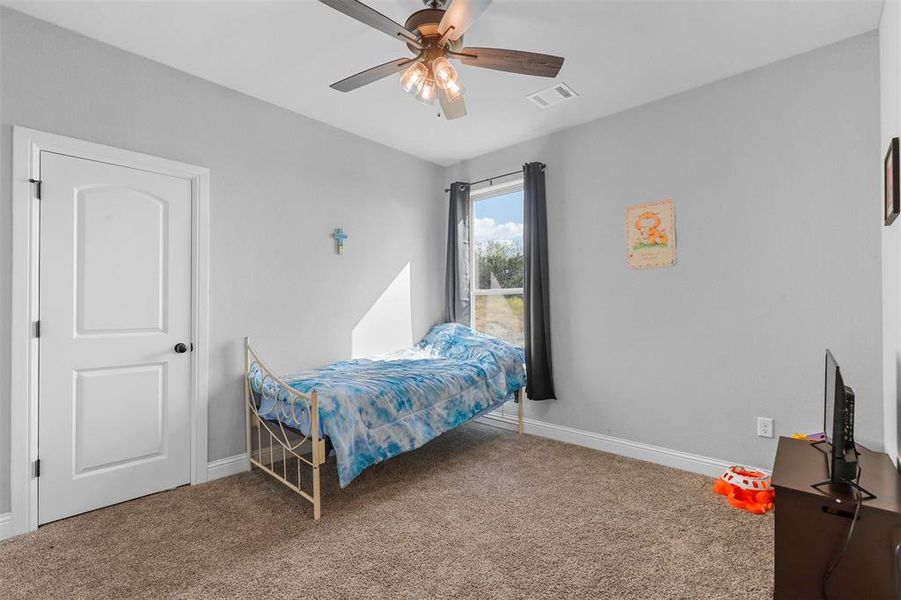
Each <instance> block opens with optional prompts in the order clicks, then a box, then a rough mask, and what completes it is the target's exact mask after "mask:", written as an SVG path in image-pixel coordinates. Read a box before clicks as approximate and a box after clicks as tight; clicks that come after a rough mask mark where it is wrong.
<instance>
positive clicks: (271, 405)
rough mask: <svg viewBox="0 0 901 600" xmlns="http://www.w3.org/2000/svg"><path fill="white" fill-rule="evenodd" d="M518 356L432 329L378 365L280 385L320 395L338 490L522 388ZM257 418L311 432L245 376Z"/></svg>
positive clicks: (267, 387) (270, 386)
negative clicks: (257, 401) (254, 395)
mask: <svg viewBox="0 0 901 600" xmlns="http://www.w3.org/2000/svg"><path fill="white" fill-rule="evenodd" d="M523 363H524V353H523V349H522V348H519V347H517V346H514V345H512V344H509V343H507V342H505V341H503V340H499V339H497V338H493V337H490V336H487V335H484V334H481V333H478V332H476V331H474V330H472V329H470V328H469V327H466V326H464V325H460V324H456V323H443V324H440V325H436V326H435V327H433V328H432V330H431V331H430V332H429V333H428V334H427V335H426V336H425V337H424V338H423V339H422V341H421V342H419V343H418V344H417V345H415V346H413V347H412V348H409V349H407V350H404V351H401V352H398V353H395V354H392V355H389V356H385V357H379V358H369V359H354V360H346V361H340V362H336V363H333V364H330V365H326V366H324V367H320V368H318V369H312V370H306V371H299V372H296V373H290V374H288V375H285V376H284V377H282V378H281V379H282V380H283V381H284V382H285V383H287V384H288V385H290V386H291V387H292V388H294V389H296V390H298V391H300V392H303V393H306V394H309V393H311V392H312V391H313V390H316V391H317V392H318V398H319V423H320V435H322V436H325V437H328V438H329V440H330V441H331V445H332V447H333V449H334V452H335V455H336V457H337V463H338V478H339V481H340V484H341V487H345V486H347V485H348V484H349V483H350V482H351V481H353V479H354V478H356V477H357V476H358V475H359V474H360V473H362V472H363V471H364V470H365V469H366V468H367V467H370V466H372V465H374V464H377V463H379V462H382V461H384V460H387V459H389V458H391V457H393V456H397V455H398V454H401V453H403V452H407V451H409V450H413V449H415V448H419V447H420V446H422V445H423V444H425V443H426V442H428V441H429V440H432V439H434V438H435V437H437V436H439V435H441V434H442V433H444V432H446V431H450V430H451V429H454V428H456V427H459V426H460V425H462V424H464V423H466V422H467V421H469V420H471V419H473V418H475V417H477V416H479V415H481V414H483V413H485V412H487V411H490V410H492V409H494V408H496V407H498V406H500V405H501V404H503V403H504V402H506V401H507V400H510V399H512V398H513V397H514V395H515V393H516V391H517V390H519V389H520V388H522V387H524V386H525V382H526V375H525V368H524V366H523ZM248 377H249V379H250V384H251V388H252V389H253V391H254V392H256V393H257V394H259V395H260V397H261V400H260V407H259V413H260V416H261V417H263V418H266V419H272V420H278V421H281V422H282V423H284V424H285V425H287V426H289V427H292V428H294V429H297V430H299V431H302V432H304V433H308V432H309V415H308V414H307V412H306V411H303V410H293V411H292V407H291V404H290V403H289V402H288V399H289V397H290V394H289V392H288V391H287V390H284V389H281V386H279V385H278V384H277V383H276V382H275V381H273V380H272V379H271V378H269V377H267V376H265V375H264V373H263V372H262V370H261V369H260V367H259V365H257V364H255V363H254V364H253V365H251V368H250V371H249V373H248Z"/></svg>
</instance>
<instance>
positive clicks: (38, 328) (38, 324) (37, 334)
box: [34, 321, 41, 338]
mask: <svg viewBox="0 0 901 600" xmlns="http://www.w3.org/2000/svg"><path fill="white" fill-rule="evenodd" d="M34 337H36V338H39V337H41V322H40V321H35V322H34Z"/></svg>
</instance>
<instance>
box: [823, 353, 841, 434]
mask: <svg viewBox="0 0 901 600" xmlns="http://www.w3.org/2000/svg"><path fill="white" fill-rule="evenodd" d="M837 370H838V362H836V360H835V357H834V356H832V352H830V351H829V350H826V389H825V393H824V394H823V399H824V402H825V407H824V410H823V433H824V434H825V435H826V441H827V442H829V443H830V444H831V443H832V434H833V431H832V428H833V425H834V423H835V383H836V382H835V373H836V371H837Z"/></svg>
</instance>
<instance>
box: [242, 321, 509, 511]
mask: <svg viewBox="0 0 901 600" xmlns="http://www.w3.org/2000/svg"><path fill="white" fill-rule="evenodd" d="M253 362H256V363H257V365H259V367H260V369H261V370H262V372H263V373H264V374H265V375H268V376H269V378H270V379H271V380H272V382H273V383H274V384H275V385H277V386H279V387H280V388H281V389H283V390H284V391H285V392H286V393H287V394H288V400H287V404H288V405H289V406H290V408H288V409H284V408H282V402H276V403H275V406H276V410H285V411H286V413H287V414H286V416H291V417H292V418H293V422H295V423H298V422H305V423H308V424H309V428H308V431H309V433H306V434H305V433H303V432H301V431H298V430H297V429H294V428H292V427H288V426H286V425H284V424H283V423H282V422H281V420H278V419H276V420H269V419H265V418H263V417H261V416H260V413H259V406H258V404H257V401H256V398H255V396H254V392H253V390H252V389H251V387H250V379H249V376H250V366H251V364H253ZM260 396H261V397H262V394H260ZM244 401H245V403H246V405H247V452H248V455H249V457H250V464H251V465H252V466H254V467H257V468H258V469H260V470H261V471H263V472H264V473H267V474H269V475H270V476H272V477H273V478H275V479H276V480H277V481H280V482H281V483H283V484H284V485H285V486H287V487H288V488H289V489H291V490H293V491H294V492H296V493H297V494H299V495H300V496H301V497H302V498H304V499H305V500H307V501H308V502H310V503H311V504H312V505H313V518H314V519H315V520H317V521H318V520H319V518H320V516H321V515H322V488H321V486H320V483H319V471H320V469H319V467H320V466H321V465H322V464H323V463H324V462H325V459H326V458H327V456H328V453H327V451H326V444H325V439H323V438H321V437H320V435H319V396H318V393H317V391H316V390H313V391H312V392H310V393H309V394H304V393H303V392H300V391H298V390H296V389H294V388H292V387H291V386H290V385H288V384H287V383H285V382H284V381H283V380H282V379H281V378H280V377H279V376H278V375H276V374H275V372H274V371H273V370H272V369H270V368H269V366H268V365H267V364H266V363H265V361H263V359H262V358H260V355H259V354H257V352H256V351H255V350H254V349H253V346H251V345H250V338H247V337H245V338H244ZM516 401H517V422H518V424H517V432H518V433H520V434H522V432H523V404H524V402H523V390H522V389H519V390H517V391H516ZM304 415H306V420H304ZM298 416H299V417H300V419H298V418H297V417H298ZM264 436H265V437H264ZM264 439H265V441H267V442H268V444H265V445H264V443H263V442H264ZM279 447H280V448H281V450H280V454H281V456H280V458H281V461H280V463H281V464H280V466H279V461H278V460H277V459H278V458H279V457H278V456H277V454H278V453H279ZM266 458H268V460H265V459H266ZM290 462H294V463H295V464H294V465H293V466H292V467H290V468H289V466H288V465H289V463H290ZM308 469H309V470H308ZM305 473H310V474H311V477H312V480H311V482H310V484H309V486H308V487H306V489H305V486H304V485H303V484H304V477H303V475H304V474H305ZM295 476H296V480H295V479H294V478H295Z"/></svg>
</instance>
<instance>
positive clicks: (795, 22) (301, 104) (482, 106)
mask: <svg viewBox="0 0 901 600" xmlns="http://www.w3.org/2000/svg"><path fill="white" fill-rule="evenodd" d="M0 2H2V3H4V4H7V5H8V6H10V7H12V8H15V9H17V10H21V11H23V12H26V13H29V14H31V15H33V16H35V17H38V18H40V19H44V20H46V21H50V22H52V23H55V24H57V25H60V26H62V27H65V28H67V29H72V30H74V31H77V32H79V33H82V34H84V35H87V36H89V37H92V38H95V39H98V40H101V41H103V42H106V43H109V44H112V45H113V46H118V47H119V48H123V49H125V50H129V51H131V52H135V53H137V54H140V55H143V56H146V57H148V58H151V59H153V60H156V61H159V62H161V63H164V64H167V65H170V66H172V67H175V68H177V69H180V70H182V71H186V72H188V73H191V74H193V75H196V76H198V77H202V78H204V79H207V80H210V81H213V82H216V83H219V84H221V85H224V86H227V87H230V88H233V89H235V90H238V91H241V92H244V93H245V94H249V95H251V96H255V97H257V98H260V99H262V100H265V101H267V102H270V103H272V104H276V105H278V106H282V107H284V108H287V109H290V110H292V111H295V112H298V113H300V114H303V115H306V116H309V117H312V118H314V119H318V120H319V121H323V122H325V123H329V124H331V125H334V126H336V127H339V128H341V129H345V130H347V131H350V132H353V133H356V134H358V135H361V136H363V137H366V138H369V139H372V140H375V141H378V142H381V143H383V144H386V145H388V146H392V147H394V148H397V149H399V150H403V151H405V152H408V153H411V154H415V155H417V156H421V157H422V158H425V159H427V160H430V161H433V162H435V163H438V164H441V165H449V164H453V163H455V162H457V161H459V160H463V159H467V158H472V157H474V156H478V155H480V154H483V153H485V152H489V151H492V150H496V149H499V148H503V147H506V146H509V145H511V144H515V143H517V142H521V141H524V140H527V139H531V138H535V137H538V136H541V135H544V134H547V133H550V132H553V131H558V130H560V129H564V128H566V127H570V126H572V125H576V124H578V123H583V122H586V121H590V120H593V119H596V118H598V117H601V116H604V115H608V114H611V113H614V112H617V111H621V110H624V109H627V108H630V107H633V106H637V105H640V104H644V103H646V102H650V101H652V100H655V99H658V98H662V97H665V96H669V95H671V94H674V93H677V92H680V91H684V90H687V89H691V88H693V87H697V86H699V85H703V84H705V83H708V82H711V81H715V80H717V79H722V78H723V77H728V76H730V75H734V74H736V73H740V72H742V71H746V70H748V69H753V68H755V67H758V66H762V65H765V64H768V63H771V62H774V61H776V60H779V59H782V58H786V57H788V56H792V55H795V54H799V53H801V52H805V51H807V50H811V49H813V48H816V47H818V46H823V45H826V44H829V43H831V42H835V41H838V40H841V39H844V38H848V37H851V36H854V35H857V34H860V33H864V32H866V31H870V30H872V29H875V28H876V27H877V26H878V21H879V15H880V12H881V9H882V0H593V1H592V0H494V3H493V4H492V5H491V6H490V7H489V8H488V10H487V11H486V12H485V13H484V14H483V15H482V16H481V18H480V19H479V21H478V22H477V23H476V24H475V25H474V26H473V27H472V28H471V29H470V31H469V32H468V33H467V34H466V38H465V41H466V44H468V45H471V46H489V47H501V48H514V49H519V50H531V51H535V52H544V53H548V54H557V55H560V56H565V57H566V63H565V64H564V65H563V70H562V71H561V72H560V75H559V77H558V80H560V81H565V82H566V83H568V84H569V85H570V86H571V87H573V88H574V89H575V90H576V92H578V93H579V94H580V97H579V98H578V99H577V100H574V101H571V102H566V103H563V104H561V105H559V106H556V107H553V108H550V109H547V110H541V109H539V108H537V107H536V106H535V105H533V104H532V103H531V102H529V101H528V100H526V98H525V97H526V95H527V94H530V93H532V92H536V91H538V90H540V89H543V88H545V87H547V86H549V85H550V84H551V80H549V79H543V78H537V77H527V76H524V75H516V74H510V73H502V72H499V71H488V70H484V69H476V68H473V67H467V66H461V67H460V69H459V71H460V73H461V77H462V81H463V83H464V85H465V86H466V89H467V93H466V103H467V107H468V110H469V115H468V116H466V117H465V118H462V119H458V120H455V121H445V120H444V119H438V118H436V114H437V111H436V109H434V108H432V107H425V106H422V105H420V104H417V103H416V102H415V101H414V100H413V99H412V98H409V97H407V96H406V95H405V94H404V93H403V91H402V90H401V89H400V86H399V85H398V82H397V79H398V76H394V77H389V78H387V79H384V80H382V81H379V82H377V83H374V84H372V85H369V86H367V87H365V88H362V89H359V90H357V91H354V92H350V93H347V94H342V93H340V92H336V91H334V90H331V89H330V88H329V87H328V86H329V84H330V83H333V82H335V81H337V80H339V79H343V78H344V77H346V76H348V75H351V74H353V73H356V72H358V71H362V70H363V69H366V68H368V67H371V66H375V65H377V64H381V63H383V62H386V61H388V60H391V59H394V58H400V57H404V56H407V55H408V51H407V49H406V47H405V46H404V45H403V44H401V43H399V42H397V41H394V40H392V39H391V38H390V37H389V36H387V35H385V34H384V33H382V32H379V31H377V30H374V29H369V28H367V27H366V26H365V25H362V24H360V23H358V22H356V21H354V20H352V19H350V18H349V17H346V16H345V15H343V14H340V13H338V12H336V11H334V10H332V9H330V8H328V7H327V6H325V5H323V4H321V3H319V2H317V1H316V0H293V1H276V2H273V1H268V0H244V1H192V2H180V1H178V2H176V1H155V2H146V1H144V2H127V1H121V0H120V1H117V2H110V1H101V2H97V1H87V2H86V1H81V0H70V1H32V2H22V1H10V0H0ZM369 3H370V4H371V5H372V6H373V7H374V8H376V9H377V10H379V11H380V12H382V13H384V14H386V15H388V16H389V17H391V18H393V19H394V20H396V21H398V22H400V23H403V22H404V20H405V19H406V16H407V15H408V14H409V13H411V12H413V11H414V10H417V9H418V8H420V7H422V3H421V1H420V0H372V1H371V2H369Z"/></svg>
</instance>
